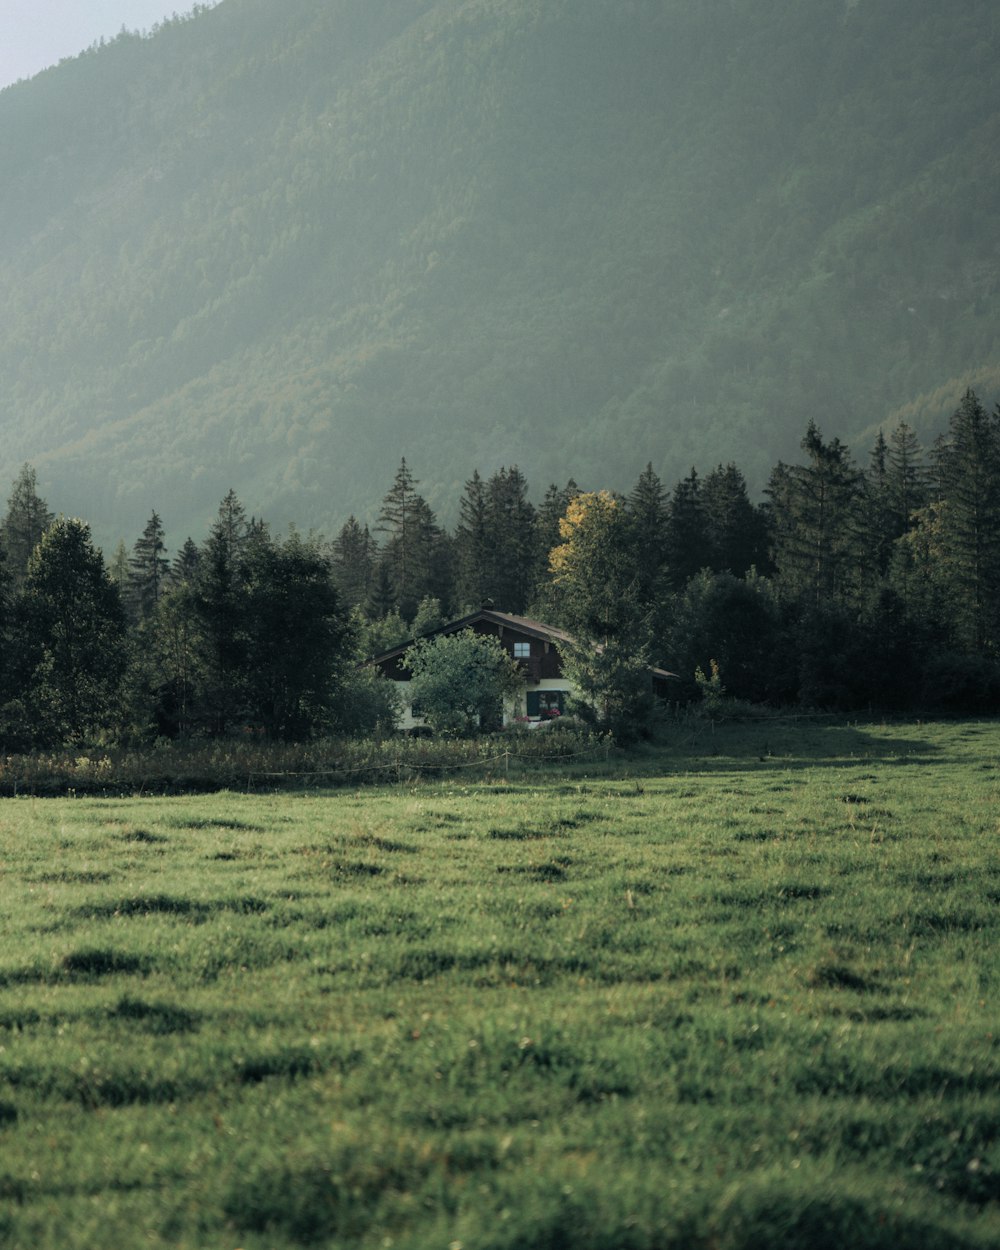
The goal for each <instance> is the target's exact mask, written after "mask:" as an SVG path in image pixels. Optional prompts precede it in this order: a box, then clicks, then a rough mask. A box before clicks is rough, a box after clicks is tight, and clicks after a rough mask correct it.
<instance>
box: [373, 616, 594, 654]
mask: <svg viewBox="0 0 1000 1250" xmlns="http://www.w3.org/2000/svg"><path fill="white" fill-rule="evenodd" d="M480 622H484V623H486V624H489V625H498V626H500V627H501V628H502V629H510V630H514V631H516V632H517V633H519V634H525V635H526V636H527V637H529V638H540V639H541V640H542V641H543V642H555V643H559V642H572V641H573V639H572V638H571V637H570V635H569V634H567V633H566V631H565V630H564V629H558V628H557V627H556V626H555V625H545V624H543V623H542V622H541V621H532V620H529V619H528V617H526V616H513V615H511V613H509V612H496V611H494V609H493V608H480V609H479V611H478V612H470V613H469V615H468V616H463V617H460V618H459V619H458V620H457V621H448V622H447V624H445V625H439V626H438V628H437V629H432V630H430V631H429V632H428V633H426V634H421V635H420V636H421V638H436V637H438V635H440V634H459V633H461V632H462V630H463V629H471V628H472V626H473V625H477V624H479V623H480ZM416 641H417V639H416V638H409V639H407V640H406V642H401V643H399V645H398V646H395V647H393V648H392V649H391V650H389V651H383V652H382V653H381V654H380V655H373V656H372V657H371V659H369V660H368V661H367V663H368V664H384V663H385V661H386V660H394V659H398V658H399V657H400V656H401V655H402V654H403V652H404V651H406V650H407V648H408V647H412V646H413V644H414V643H415V642H416Z"/></svg>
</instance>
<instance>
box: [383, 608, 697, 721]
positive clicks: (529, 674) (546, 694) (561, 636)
mask: <svg viewBox="0 0 1000 1250" xmlns="http://www.w3.org/2000/svg"><path fill="white" fill-rule="evenodd" d="M466 629H470V630H472V632H473V633H476V634H486V635H489V636H491V637H493V638H497V639H499V641H500V644H501V646H502V647H503V648H504V650H505V651H506V652H507V654H508V655H509V656H510V657H511V658H512V659H513V660H514V662H515V664H516V665H517V667H518V668H519V669H520V671H521V674H522V678H523V683H522V687H521V689H520V690H519V691H518V693H517V694H516V695H515V697H514V699H513V700H512V701H511V702H510V703H508V704H507V705H506V706H505V707H504V709H503V723H504V724H505V725H507V724H510V723H511V721H521V722H523V723H524V724H526V725H528V726H529V727H530V726H535V725H540V724H543V723H544V722H546V721H550V720H552V719H554V718H555V717H558V716H561V715H562V714H563V713H564V712H566V710H567V706H568V703H569V700H570V698H571V697H572V696H573V695H574V694H575V693H576V691H575V690H574V687H573V685H572V683H571V682H570V681H569V680H568V679H567V678H566V677H565V675H564V674H563V669H562V656H561V655H560V645H564V644H565V643H567V642H570V641H571V639H570V636H569V634H567V633H566V632H565V630H562V629H558V628H557V627H556V626H554V625H546V624H544V623H543V622H541V621H534V620H530V619H528V618H527V617H524V616H512V615H511V614H510V613H508V612H497V611H495V610H494V609H492V608H481V609H480V610H479V611H478V612H472V613H470V614H469V615H468V616H463V617H461V618H459V619H458V620H455V621H449V622H448V623H447V624H446V625H442V626H441V627H440V629H436V630H434V631H432V632H431V633H430V634H425V635H424V637H426V638H435V637H439V636H440V635H442V634H458V633H461V632H462V631H463V630H466ZM411 645H412V640H411V641H409V642H404V643H402V644H400V645H399V646H398V647H393V649H392V650H391V651H385V652H383V653H382V654H381V655H377V656H374V657H373V658H372V659H371V660H369V663H370V664H371V665H373V666H374V667H375V668H377V669H378V670H379V671H380V672H381V673H382V674H383V676H385V677H388V678H389V679H390V680H391V681H397V682H401V683H402V682H408V681H409V680H410V679H411V677H412V676H413V674H412V673H411V672H410V671H409V669H408V668H407V667H406V665H405V663H404V662H403V656H404V654H405V652H406V650H407V648H408V647H410V646H411ZM650 673H651V677H652V680H653V686H654V689H657V687H658V686H659V685H660V684H661V683H665V682H666V681H667V680H669V678H670V677H672V676H673V674H671V673H666V672H664V671H663V670H661V669H651V670H650ZM420 724H422V722H421V720H420V718H419V716H414V714H413V711H412V708H411V707H410V702H409V700H408V699H407V698H406V695H405V692H404V695H403V711H402V714H401V716H400V719H399V722H398V727H399V728H400V729H403V730H408V729H414V728H416V727H417V726H419V725H420Z"/></svg>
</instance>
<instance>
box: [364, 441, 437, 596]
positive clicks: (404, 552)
mask: <svg viewBox="0 0 1000 1250" xmlns="http://www.w3.org/2000/svg"><path fill="white" fill-rule="evenodd" d="M418 485H419V482H417V480H416V479H415V478H414V477H413V474H412V473H411V472H410V470H409V467H408V466H407V463H406V458H405V456H404V457H403V459H402V460H400V463H399V469H398V470H397V472H396V478H395V481H394V482H393V484H392V487H391V489H390V490H389V492H388V494H387V495H386V496H385V498H384V499H383V500H382V509H381V511H380V512H379V517H378V524H377V525H376V527H375V529H376V531H377V532H379V533H384V534H385V535H387V537H386V540H385V543H384V545H383V561H384V563H385V565H386V568H387V569H388V572H389V576H390V580H391V582H392V589H393V595H394V600H395V606H396V608H397V609H398V610H399V611H400V612H401V613H402V615H403V616H405V617H406V618H407V620H412V618H413V614H414V612H415V611H416V610H417V604H418V603H419V602H420V599H421V598H422V597H423V595H424V594H425V593H426V589H427V574H428V568H429V552H430V546H431V544H432V543H433V541H434V540H435V539H436V537H437V533H439V532H440V531H438V532H437V533H435V530H434V514H433V513H432V512H431V510H430V509H429V508H428V506H427V503H426V502H425V500H424V499H423V498H422V497H421V496H420V495H419V494H418V493H417V490H416V488H417V486H418Z"/></svg>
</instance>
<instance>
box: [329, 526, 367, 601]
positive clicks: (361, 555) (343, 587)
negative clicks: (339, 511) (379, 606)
mask: <svg viewBox="0 0 1000 1250" xmlns="http://www.w3.org/2000/svg"><path fill="white" fill-rule="evenodd" d="M332 556H333V560H332V564H333V576H334V579H335V581H336V583H337V588H338V590H339V591H340V595H341V598H342V600H343V601H344V603H345V604H346V605H347V606H348V607H350V608H354V607H358V606H360V605H362V604H364V603H365V602H366V601H367V599H368V594H369V591H370V590H371V586H372V578H373V576H374V574H375V563H376V560H377V558H378V544H377V543H376V542H375V539H374V538H373V537H372V536H371V533H370V532H369V529H368V526H367V525H365V526H362V525H361V524H360V523H359V521H358V519H357V517H355V516H354V515H353V514H352V515H351V516H349V517H348V518H347V520H346V521H345V522H344V524H343V526H342V527H341V530H340V533H339V534H338V535H337V537H336V538H335V539H334V540H333V548H332Z"/></svg>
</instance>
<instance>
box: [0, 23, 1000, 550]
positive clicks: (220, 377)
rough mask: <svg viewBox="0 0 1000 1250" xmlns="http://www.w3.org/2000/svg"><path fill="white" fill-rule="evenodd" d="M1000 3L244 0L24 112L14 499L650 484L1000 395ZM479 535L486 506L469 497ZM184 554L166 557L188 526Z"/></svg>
mask: <svg viewBox="0 0 1000 1250" xmlns="http://www.w3.org/2000/svg"><path fill="white" fill-rule="evenodd" d="M998 23H1000V15H998V10H997V6H996V0H949V3H948V4H946V5H944V4H941V3H940V0H846V2H845V0H811V2H810V3H809V4H803V3H801V0H698V3H697V4H695V3H692V2H691V0H407V2H406V3H405V4H404V3H400V2H399V0H281V3H280V4H279V3H275V0H222V2H221V3H220V4H218V5H217V6H216V7H214V8H211V9H201V10H198V11H196V12H195V13H194V14H193V15H191V16H189V17H187V18H184V19H176V20H173V21H170V22H168V23H166V24H165V25H163V26H162V27H160V28H159V29H158V30H156V31H155V32H154V34H153V36H152V37H150V38H148V39H140V38H139V37H137V36H131V35H125V34H123V35H122V36H121V37H119V38H118V39H117V40H115V41H113V42H112V43H110V44H108V45H105V46H101V47H99V48H94V49H92V50H91V51H89V52H88V53H86V54H84V55H83V56H81V57H79V58H77V59H75V60H73V61H69V62H64V63H63V64H61V65H60V66H59V67H57V68H55V69H53V70H50V71H47V72H46V73H44V74H42V75H39V76H38V77H37V78H35V79H33V80H31V81H30V82H26V83H19V84H17V85H15V86H14V87H11V88H8V89H7V90H5V91H3V92H2V93H0V169H2V171H3V177H2V179H0V223H2V230H0V283H2V286H3V290H4V309H3V315H2V318H0V379H2V382H3V385H2V387H0V421H2V428H3V434H4V437H3V439H2V440H0V481H4V482H7V481H10V480H11V479H12V478H13V477H14V476H15V474H16V473H17V471H18V468H19V466H20V465H21V464H22V462H24V461H25V460H28V459H30V460H32V461H33V462H34V463H35V465H36V466H37V468H38V474H39V480H40V482H41V483H42V484H43V486H44V488H45V491H46V494H47V495H48V496H49V497H50V498H58V499H59V500H60V503H61V506H62V507H64V508H65V509H66V510H67V511H70V512H78V513H80V514H83V515H86V516H87V517H88V518H89V519H91V520H92V521H93V522H94V525H95V531H96V533H97V534H98V536H100V537H101V538H102V539H103V540H107V539H110V538H111V537H115V538H117V536H119V535H129V536H131V535H133V534H134V533H136V532H138V530H139V529H141V526H142V524H143V522H144V520H145V519H146V518H147V517H148V515H149V511H150V508H151V507H155V508H156V509H157V510H158V512H159V513H160V514H161V515H162V516H163V518H164V522H165V524H166V526H167V528H168V532H169V533H170V535H172V536H178V537H180V536H183V534H184V533H185V532H189V531H192V530H197V531H199V532H201V531H203V530H204V527H205V524H206V521H207V518H209V517H210V516H211V515H212V513H213V511H214V508H215V506H216V503H217V501H218V499H219V498H220V497H221V496H222V495H223V494H224V493H225V492H226V491H227V489H229V488H230V487H235V489H236V490H237V491H238V493H239V495H240V497H241V498H242V499H244V500H245V501H246V502H247V504H248V506H249V507H250V508H251V509H252V510H253V511H254V512H255V513H263V514H264V515H265V516H267V517H268V519H270V520H271V521H272V522H273V523H274V524H276V525H280V524H282V523H283V522H284V521H285V520H286V519H289V518H294V519H296V520H297V521H298V522H300V523H302V524H305V525H309V524H316V525H319V526H321V527H323V528H324V529H326V531H327V532H328V533H329V532H331V531H332V530H333V529H334V528H335V527H337V526H339V525H340V524H341V523H342V522H343V520H344V519H345V518H346V517H347V515H348V514H349V513H352V512H353V513H356V514H357V515H358V516H361V517H367V518H368V519H370V520H374V517H373V516H372V512H371V509H372V505H373V502H374V501H377V500H378V498H379V497H380V496H381V495H382V493H383V490H384V484H385V482H386V480H387V477H388V476H390V475H391V473H392V471H393V470H394V468H395V466H396V464H398V462H399V459H400V456H401V455H405V456H406V457H407V458H408V460H409V462H410V463H411V464H412V465H413V467H414V469H415V471H416V472H417V474H418V476H419V478H420V479H421V481H422V483H423V490H424V492H425V494H426V497H427V500H428V502H429V503H430V504H431V506H432V507H434V508H440V507H442V506H443V504H444V503H445V501H453V500H454V499H456V498H458V496H459V494H460V492H461V483H462V482H463V481H464V479H465V478H466V477H467V475H468V472H469V468H470V466H472V465H478V466H479V467H480V468H481V469H482V470H483V471H484V473H486V474H490V473H492V472H493V471H494V470H496V469H497V468H499V467H500V466H501V465H510V464H518V465H519V466H520V468H521V470H522V471H523V472H524V474H525V476H526V477H527V479H528V481H529V483H530V485H531V487H532V489H533V492H534V493H535V495H536V498H537V497H540V495H541V493H542V491H543V490H544V487H545V485H546V484H547V483H548V482H550V481H562V480H564V479H565V477H566V472H567V466H569V467H571V469H572V472H573V473H574V475H575V476H576V477H577V478H578V480H579V481H580V482H581V483H582V484H584V485H587V484H590V483H593V484H599V485H602V486H612V487H617V488H619V489H625V488H627V486H628V485H629V484H630V483H631V482H632V481H634V479H635V477H636V474H637V473H638V471H639V470H640V469H641V467H642V466H643V465H644V464H646V463H647V462H648V461H651V462H652V465H653V467H654V468H655V470H656V471H657V473H659V474H660V475H661V476H662V477H663V478H664V479H665V480H667V481H673V480H675V479H676V478H677V477H679V476H680V475H681V474H682V473H684V472H686V471H687V470H688V469H689V468H690V466H691V465H692V464H699V465H711V464H714V463H721V462H730V461H736V462H738V463H739V464H740V465H741V466H742V467H743V468H744V470H745V471H746V474H747V478H748V480H749V481H750V483H751V485H752V486H753V487H755V488H760V487H761V486H763V484H764V482H765V480H766V478H767V475H768V473H769V471H770V469H771V466H772V465H773V463H774V462H775V460H777V459H779V458H787V457H788V456H790V455H792V454H794V452H795V450H796V448H797V446H798V443H799V440H800V438H801V432H802V430H803V428H805V426H806V423H807V422H808V421H809V420H810V419H814V420H816V421H817V422H819V423H821V424H822V425H823V426H824V427H826V428H829V429H835V430H837V431H838V433H839V434H840V435H841V436H842V437H843V438H844V439H845V440H846V441H847V442H849V443H851V442H858V443H860V444H861V447H862V449H864V447H865V446H870V444H871V439H872V438H873V436H874V432H875V429H876V427H877V426H878V425H879V424H881V423H883V422H885V423H886V428H889V423H894V422H895V421H896V420H898V419H899V418H904V419H905V420H906V421H907V422H908V423H909V425H910V426H912V427H913V428H914V429H915V430H916V431H917V433H918V434H919V435H920V436H921V437H922V438H923V439H924V440H925V441H929V440H930V438H931V436H932V435H933V434H935V433H936V432H937V431H938V430H939V429H940V428H941V427H942V425H943V422H944V420H945V419H946V417H947V415H948V414H949V413H950V412H951V411H952V410H953V408H954V405H955V402H956V398H957V396H958V395H960V394H961V393H962V391H963V390H964V388H965V387H966V386H967V385H971V386H974V387H975V388H976V389H977V391H978V392H979V393H980V394H981V395H982V396H983V398H984V400H985V401H986V403H987V404H988V405H990V406H991V405H992V403H993V400H994V399H995V398H996V396H997V395H998V394H1000V353H998V347H1000V315H998V314H1000V196H998V194H997V176H996V175H997V156H996V153H997V152H998V151H1000V105H998V103H997V100H998V98H1000V96H998V93H997V90H996V87H997V79H998V76H1000V70H998V65H1000V58H998V55H997V53H998V45H1000V40H998V34H1000V31H998ZM443 519H444V520H445V521H446V522H448V523H449V524H452V523H454V522H455V521H457V519H458V518H457V517H451V516H447V515H446V516H444V517H443ZM175 545H176V544H175Z"/></svg>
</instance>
